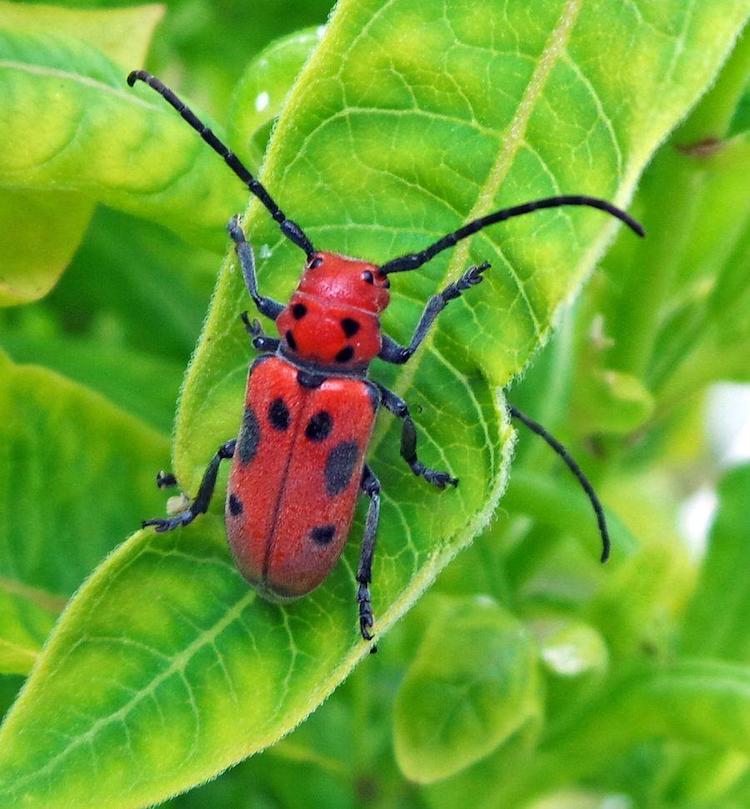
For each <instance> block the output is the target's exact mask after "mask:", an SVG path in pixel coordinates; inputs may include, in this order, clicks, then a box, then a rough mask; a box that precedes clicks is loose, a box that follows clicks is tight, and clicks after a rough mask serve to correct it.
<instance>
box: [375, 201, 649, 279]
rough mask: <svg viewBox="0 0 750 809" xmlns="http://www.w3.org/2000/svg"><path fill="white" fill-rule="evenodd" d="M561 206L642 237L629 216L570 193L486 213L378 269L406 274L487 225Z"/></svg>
mask: <svg viewBox="0 0 750 809" xmlns="http://www.w3.org/2000/svg"><path fill="white" fill-rule="evenodd" d="M564 205H580V206H586V207H589V208H597V209H598V210H600V211H604V212H605V213H608V214H610V215H611V216H614V217H615V218H616V219H619V220H620V221H621V222H624V223H625V224H626V225H627V226H628V227H629V228H630V229H631V230H632V231H634V232H635V233H637V234H638V235H639V236H645V235H646V233H645V231H644V230H643V227H642V226H641V225H640V223H638V222H636V220H635V219H633V217H632V216H630V215H629V214H627V213H625V211H622V210H620V208H618V207H616V206H615V205H612V204H611V203H610V202H607V201H606V200H604V199H599V198H598V197H586V196H581V195H579V194H575V195H572V194H571V195H566V196H560V197H547V198H546V199H537V200H534V201H533V202H525V203H524V204H523V205H516V206H514V207H513V208H503V209H501V210H499V211H495V212H494V213H490V214H487V215H486V216H480V217H479V218H478V219H473V220H472V221H471V222H469V223H468V224H466V225H464V226H463V227H460V228H459V229H458V230H455V231H453V233H449V234H447V235H446V236H443V238H442V239H438V240H437V241H436V242H435V243H434V244H431V245H430V246H429V247H425V249H424V250H420V251H419V252H418V253H409V254H408V255H405V256H400V257H399V258H394V259H392V260H391V261H388V262H386V263H385V264H383V266H382V267H381V268H380V269H381V271H382V272H384V273H386V274H387V273H391V272H406V271H407V270H416V269H417V268H418V267H421V266H422V265H423V264H426V263H427V262H428V261H429V260H430V259H431V258H433V257H434V256H436V255H437V254H438V253H440V252H442V251H443V250H447V249H448V248H449V247H453V246H454V245H455V244H457V243H458V242H460V241H461V240H462V239H466V238H467V237H468V236H472V235H473V234H474V233H477V232H478V231H480V230H482V229H483V228H486V227H487V226H488V225H495V224H497V223H498V222H505V221H506V220H507V219H513V218H514V217H516V216H524V214H527V213H531V212H532V211H541V210H544V209H545V208H560V207H562V206H564Z"/></svg>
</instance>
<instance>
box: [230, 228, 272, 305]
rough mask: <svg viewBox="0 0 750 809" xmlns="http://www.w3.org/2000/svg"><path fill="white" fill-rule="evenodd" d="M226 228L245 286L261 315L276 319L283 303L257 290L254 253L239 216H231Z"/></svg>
mask: <svg viewBox="0 0 750 809" xmlns="http://www.w3.org/2000/svg"><path fill="white" fill-rule="evenodd" d="M228 230H229V235H230V236H231V237H232V241H233V242H234V249H235V250H236V251H237V257H238V258H239V260H240V267H242V274H243V275H244V277H245V286H246V287H247V291H248V292H249V293H250V297H251V298H252V299H253V301H254V303H255V305H256V306H257V307H258V311H259V312H260V313H261V314H262V315H265V316H266V317H268V318H271V320H276V318H277V317H278V316H279V315H280V314H281V312H282V311H283V310H284V304H283V303H279V302H278V301H275V300H274V299H273V298H266V297H265V296H264V295H261V294H260V292H258V279H257V278H256V276H255V255H254V254H253V248H252V247H251V246H250V245H249V244H248V243H247V241H245V234H244V232H243V230H242V227H241V225H240V217H239V216H233V217H232V218H231V219H230V220H229V225H228Z"/></svg>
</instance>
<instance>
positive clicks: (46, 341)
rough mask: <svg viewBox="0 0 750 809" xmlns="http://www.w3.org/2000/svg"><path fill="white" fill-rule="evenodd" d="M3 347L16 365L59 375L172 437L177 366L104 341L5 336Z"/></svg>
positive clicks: (1, 336)
mask: <svg viewBox="0 0 750 809" xmlns="http://www.w3.org/2000/svg"><path fill="white" fill-rule="evenodd" d="M0 345H2V347H3V348H4V349H5V350H6V351H7V352H8V353H9V354H10V355H11V357H12V358H13V359H14V360H15V361H16V362H20V363H24V362H36V363H38V364H40V365H44V366H45V367H46V368H49V369H50V370H53V371H57V373H59V374H62V375H63V376H66V377H68V378H69V379H71V380H73V381H75V382H78V383H80V384H82V385H85V386H86V387H89V388H91V389H92V390H95V391H97V392H98V393H101V394H102V395H104V396H106V397H107V398H108V399H109V400H110V401H111V402H112V403H113V404H115V405H117V406H118V407H121V408H122V409H123V410H124V411H126V412H128V413H130V414H131V415H133V416H136V417H137V418H140V419H143V421H145V422H146V423H147V424H149V425H150V426H151V427H153V428H154V429H156V430H158V431H159V432H160V433H162V434H163V435H169V432H170V430H171V429H172V422H173V420H174V408H175V402H176V401H177V396H178V393H179V390H180V380H181V373H182V369H181V368H180V366H179V365H177V364H176V363H174V362H167V361H165V360H161V359H158V358H156V357H153V356H149V355H148V354H144V353H141V352H137V351H132V350H128V349H125V348H121V347H116V346H107V345H102V341H94V340H84V339H80V338H79V339H73V338H70V337H49V336H44V335H27V334H24V333H23V332H21V331H5V330H3V331H0Z"/></svg>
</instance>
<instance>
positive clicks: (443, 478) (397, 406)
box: [375, 382, 458, 489]
mask: <svg viewBox="0 0 750 809" xmlns="http://www.w3.org/2000/svg"><path fill="white" fill-rule="evenodd" d="M375 384H376V385H377V386H378V389H379V390H380V401H381V402H382V403H383V404H384V405H385V407H386V408H387V409H388V410H390V411H391V413H393V415H394V416H396V418H399V419H401V420H402V421H403V427H402V428H401V457H402V458H403V459H404V460H405V461H406V463H408V464H409V466H410V468H411V471H412V472H414V474H415V475H417V476H419V477H423V478H424V479H425V480H426V481H427V482H428V483H431V484H432V485H433V486H436V487H437V488H438V489H444V488H445V487H446V486H448V485H449V484H450V485H451V486H457V485H458V479H457V478H454V477H453V476H452V475H449V474H448V473H447V472H438V471H437V470H436V469H430V468H429V467H427V466H425V465H424V464H423V463H422V461H420V460H419V458H417V428H416V426H415V424H414V420H413V419H412V417H411V414H410V413H409V407H408V405H407V404H406V402H405V401H404V400H403V399H402V398H401V397H400V396H396V394H395V393H394V392H393V391H392V390H388V388H386V387H385V386H384V385H381V384H379V383H378V382H376V383H375Z"/></svg>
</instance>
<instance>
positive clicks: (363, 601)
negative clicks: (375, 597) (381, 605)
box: [357, 582, 375, 640]
mask: <svg viewBox="0 0 750 809" xmlns="http://www.w3.org/2000/svg"><path fill="white" fill-rule="evenodd" d="M357 603H358V604H359V631H360V633H361V635H362V638H363V639H364V640H372V639H373V638H374V637H375V636H374V635H373V634H372V633H371V632H370V630H371V629H372V628H373V627H374V626H375V617H374V616H373V614H372V604H371V602H370V588H369V586H368V584H367V582H360V583H359V587H358V588H357Z"/></svg>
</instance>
